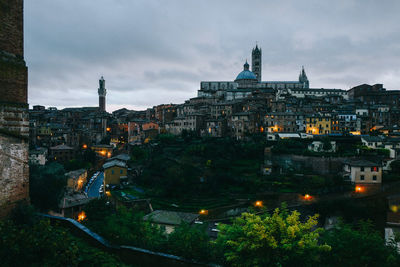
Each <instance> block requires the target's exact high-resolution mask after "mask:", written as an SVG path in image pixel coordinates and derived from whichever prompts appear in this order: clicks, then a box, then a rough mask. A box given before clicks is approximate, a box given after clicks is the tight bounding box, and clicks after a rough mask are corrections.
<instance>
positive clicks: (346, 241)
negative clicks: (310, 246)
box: [321, 221, 400, 267]
mask: <svg viewBox="0 0 400 267" xmlns="http://www.w3.org/2000/svg"><path fill="white" fill-rule="evenodd" d="M321 241H322V242H326V243H327V244H328V245H330V246H331V247H332V250H331V251H329V252H327V255H325V257H324V259H325V260H324V264H323V265H324V266H360V267H361V266H400V257H399V254H398V253H397V252H396V247H395V246H391V245H386V244H385V240H384V239H383V238H382V237H381V235H380V234H379V233H378V232H377V231H376V230H374V229H373V225H372V224H371V223H370V222H368V221H367V222H366V221H361V222H360V223H358V224H357V225H354V226H352V225H350V224H344V223H340V224H339V225H338V226H337V227H336V228H334V229H332V230H329V231H326V232H325V233H324V234H323V235H322V238H321Z"/></svg>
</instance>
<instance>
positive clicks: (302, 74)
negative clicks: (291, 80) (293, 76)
mask: <svg viewBox="0 0 400 267" xmlns="http://www.w3.org/2000/svg"><path fill="white" fill-rule="evenodd" d="M299 82H300V83H302V84H303V88H310V82H309V81H308V78H307V74H306V71H305V70H304V66H301V71H300V75H299Z"/></svg>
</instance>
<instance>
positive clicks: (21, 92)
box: [0, 0, 28, 103]
mask: <svg viewBox="0 0 400 267" xmlns="http://www.w3.org/2000/svg"><path fill="white" fill-rule="evenodd" d="M23 24H24V20H23V0H0V103H1V102H17V103H27V77H28V75H27V67H26V64H25V61H24V28H23Z"/></svg>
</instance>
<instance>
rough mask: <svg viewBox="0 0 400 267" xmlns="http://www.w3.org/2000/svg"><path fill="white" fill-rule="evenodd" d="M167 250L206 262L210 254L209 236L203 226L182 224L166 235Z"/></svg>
mask: <svg viewBox="0 0 400 267" xmlns="http://www.w3.org/2000/svg"><path fill="white" fill-rule="evenodd" d="M167 249H168V250H167V251H169V253H171V254H173V255H178V256H181V257H184V258H187V259H196V260H198V261H202V262H207V261H209V260H210V258H211V256H212V248H211V246H210V238H209V236H208V235H207V232H206V229H205V227H202V226H198V225H193V226H191V225H189V224H185V223H184V224H182V225H180V226H178V227H176V228H175V230H174V231H173V232H172V233H171V234H170V235H169V236H168V247H167Z"/></svg>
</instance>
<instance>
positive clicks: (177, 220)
mask: <svg viewBox="0 0 400 267" xmlns="http://www.w3.org/2000/svg"><path fill="white" fill-rule="evenodd" d="M198 217H199V215H198V214H195V213H188V212H177V211H168V210H156V211H153V212H152V213H149V214H147V215H146V216H144V217H143V220H145V221H148V222H151V223H152V224H156V225H159V226H161V227H165V232H166V233H167V234H170V233H172V232H173V231H174V229H175V227H177V226H179V225H180V224H182V223H187V224H193V223H194V222H195V221H196V219H197V218H198Z"/></svg>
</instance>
